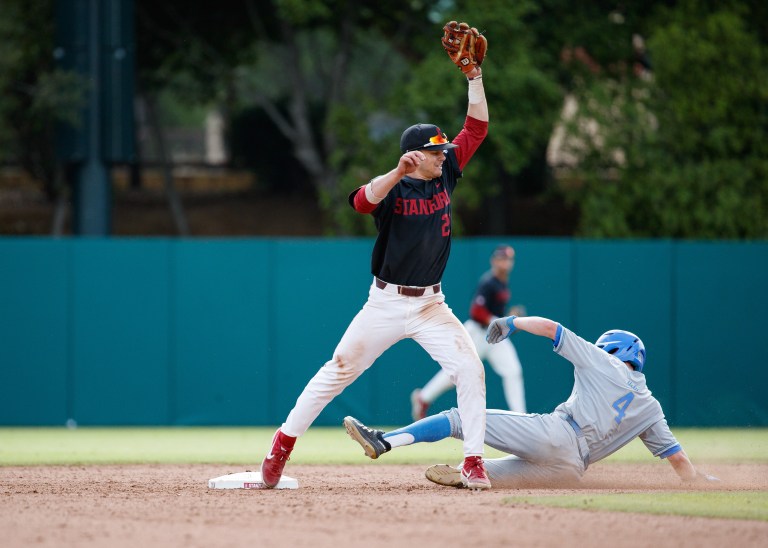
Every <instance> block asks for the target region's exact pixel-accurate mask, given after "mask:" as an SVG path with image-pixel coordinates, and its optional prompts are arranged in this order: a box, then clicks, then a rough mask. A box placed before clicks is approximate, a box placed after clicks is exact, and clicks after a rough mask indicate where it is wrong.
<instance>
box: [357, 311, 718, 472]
mask: <svg viewBox="0 0 768 548" xmlns="http://www.w3.org/2000/svg"><path fill="white" fill-rule="evenodd" d="M517 330H520V331H527V332H528V333H532V334H534V335H539V336H541V337H546V338H548V339H550V340H552V341H553V343H554V351H555V352H556V353H557V354H560V355H561V356H562V357H564V358H565V359H567V360H568V361H570V362H571V364H572V365H573V367H574V386H573V391H572V392H571V396H570V397H569V398H568V400H567V401H566V402H564V403H561V404H560V405H558V406H557V407H556V408H555V410H554V411H553V412H552V413H548V414H545V415H539V414H530V415H523V414H518V413H512V412H510V411H497V410H488V411H487V413H486V417H487V418H486V421H487V422H486V424H487V427H486V433H485V443H486V444H487V445H489V446H491V447H493V448H495V449H498V450H500V451H503V452H505V453H509V455H510V456H507V457H503V458H497V459H487V460H486V461H485V464H486V469H487V471H488V476H489V478H490V479H491V482H492V483H493V485H494V486H500V487H520V486H531V485H559V486H562V485H566V484H571V483H574V482H577V481H578V480H580V479H581V477H582V476H583V475H584V472H585V471H586V470H587V467H588V466H589V465H590V464H593V463H595V462H597V461H599V460H601V459H604V458H605V457H607V456H608V455H610V454H612V453H614V452H616V451H618V450H619V449H621V448H622V447H624V446H625V445H626V444H627V443H629V442H630V441H632V440H633V439H635V438H636V437H639V438H640V439H641V440H642V442H643V443H644V444H645V446H646V447H647V448H648V450H649V451H650V452H651V453H652V454H653V455H654V456H655V457H660V458H663V459H667V462H669V463H670V464H671V465H672V467H673V468H674V470H675V472H677V474H678V476H680V478H681V479H683V480H684V481H693V480H696V479H700V480H702V481H719V480H718V479H717V478H715V477H713V476H709V475H706V474H703V473H701V472H697V470H696V469H695V468H694V466H693V464H691V461H690V460H689V459H688V456H687V455H686V454H685V451H683V448H682V447H681V446H680V443H678V441H677V440H676V439H675V436H674V435H672V432H671V431H670V429H669V427H668V426H667V421H666V419H665V418H664V413H663V412H662V409H661V405H660V404H659V402H658V401H657V400H656V398H654V397H653V396H652V395H651V391H650V390H648V387H647V386H646V384H645V375H644V374H643V368H644V367H645V346H644V345H643V342H642V341H641V340H640V339H639V338H638V337H637V336H636V335H634V334H632V333H630V332H628V331H621V330H611V331H606V332H605V333H603V335H601V336H600V338H599V339H598V340H597V342H595V343H594V344H592V343H590V342H588V341H585V340H584V339H582V338H581V337H579V336H578V335H576V334H575V333H573V332H572V331H570V330H568V329H567V328H565V327H563V326H562V325H560V324H559V323H557V322H554V321H552V320H548V319H546V318H539V317H527V318H518V317H515V316H509V317H505V318H498V319H496V320H494V321H493V322H491V325H490V327H489V328H488V334H487V339H488V342H489V343H491V344H498V343H500V342H501V341H504V340H506V339H507V337H509V336H510V335H511V334H512V333H514V332H515V331H517ZM344 426H345V427H346V429H347V432H348V433H349V435H350V436H351V437H352V439H354V440H355V441H356V442H358V443H359V444H360V445H361V446H362V447H363V449H364V450H365V453H366V455H368V456H369V457H370V458H374V459H375V458H378V457H379V455H381V454H383V453H386V452H388V451H390V450H391V449H393V448H395V447H400V446H404V445H410V444H412V443H419V442H433V441H438V440H441V439H444V438H448V437H454V438H458V439H461V437H462V436H463V434H462V419H461V416H460V414H459V413H458V412H457V411H456V409H452V410H450V411H444V412H443V413H440V414H438V415H433V416H431V417H427V418H426V419H422V420H420V421H418V422H415V423H413V424H411V425H409V426H406V427H405V428H400V429H399V430H394V431H392V432H387V433H385V432H382V431H381V430H373V429H371V428H368V427H367V426H365V425H364V424H362V423H361V422H360V421H358V420H357V419H355V418H353V417H347V418H345V419H344ZM426 476H427V478H428V479H429V480H430V481H433V482H435V483H438V484H440V485H447V486H452V487H461V486H463V485H464V480H463V478H462V475H461V471H460V470H459V469H457V468H455V467H452V466H449V465H447V464H438V465H435V466H432V467H430V468H428V469H427V471H426Z"/></svg>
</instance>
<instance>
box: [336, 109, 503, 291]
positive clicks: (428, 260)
mask: <svg viewBox="0 0 768 548" xmlns="http://www.w3.org/2000/svg"><path fill="white" fill-rule="evenodd" d="M487 133H488V122H483V121H480V120H477V119H475V118H472V117H471V116H467V118H466V121H465V122H464V127H463V128H462V130H461V131H460V132H459V134H458V135H456V138H455V139H454V140H453V143H455V144H456V145H458V147H457V148H453V149H450V150H448V151H447V152H446V159H445V161H444V162H443V172H442V174H441V175H440V177H438V178H436V179H432V180H430V181H424V180H421V179H413V178H411V177H408V176H405V177H403V178H402V179H401V180H400V181H399V182H398V184H396V185H395V186H394V187H393V188H392V190H390V191H389V193H388V194H387V195H386V197H385V198H384V199H383V200H382V201H381V202H379V203H378V204H375V205H374V204H371V203H370V202H368V201H367V200H366V199H365V192H364V190H363V187H360V188H357V189H355V190H354V191H352V193H351V194H350V195H349V204H350V205H351V206H352V207H353V208H355V209H356V210H357V211H359V212H361V213H370V214H371V215H373V217H374V220H375V222H376V228H377V229H378V231H379V235H378V237H377V238H376V243H375V244H374V247H373V253H372V256H371V273H372V274H373V275H374V276H376V277H377V278H379V279H380V280H383V281H385V282H388V283H392V284H396V285H412V286H420V287H425V286H430V285H435V284H437V283H439V282H440V280H441V279H442V277H443V272H444V271H445V266H446V264H447V263H448V256H449V255H450V253H451V196H452V195H453V191H454V189H455V188H456V184H457V182H458V180H459V178H460V177H461V173H462V169H463V168H464V166H466V165H467V162H469V159H470V158H471V157H472V156H473V155H474V153H475V151H476V150H477V148H478V147H479V146H480V143H482V141H483V139H485V136H486V134H487ZM361 191H362V192H361Z"/></svg>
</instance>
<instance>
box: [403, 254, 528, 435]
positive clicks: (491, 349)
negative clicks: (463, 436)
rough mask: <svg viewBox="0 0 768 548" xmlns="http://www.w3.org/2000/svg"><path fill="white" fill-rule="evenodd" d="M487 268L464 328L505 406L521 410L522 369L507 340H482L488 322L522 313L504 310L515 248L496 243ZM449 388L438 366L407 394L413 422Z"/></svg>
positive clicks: (522, 310)
mask: <svg viewBox="0 0 768 548" xmlns="http://www.w3.org/2000/svg"><path fill="white" fill-rule="evenodd" d="M490 262H491V269H490V270H489V271H488V272H486V273H485V274H483V276H482V277H481V278H480V281H479V283H478V286H477V290H476V291H475V295H474V297H473V298H472V304H471V306H470V309H469V319H468V320H467V321H466V322H464V327H466V328H467V332H468V333H469V335H470V336H471V337H472V342H474V343H475V348H476V349H477V354H478V356H480V359H481V360H487V361H488V363H489V364H490V365H491V367H492V368H493V370H494V371H495V372H496V374H497V375H499V376H500V377H501V382H502V385H503V387H504V398H505V399H506V400H507V408H508V409H510V410H511V411H515V412H517V413H525V412H526V410H525V389H524V387H523V368H522V366H521V365H520V358H519V357H518V356H517V350H516V349H515V346H514V345H513V344H512V341H511V340H510V339H505V340H503V341H501V342H500V343H499V344H496V345H491V344H488V342H487V341H486V340H485V332H486V330H487V329H488V325H489V324H490V323H491V322H492V321H493V320H495V319H496V318H500V317H502V316H505V315H514V316H524V315H525V307H523V306H521V305H515V306H513V307H511V308H510V309H509V310H508V311H506V310H505V308H506V306H507V304H508V303H509V298H510V292H509V274H510V272H512V269H513V268H514V267H515V250H514V249H513V248H512V246H509V245H505V244H503V245H499V246H497V247H496V249H494V251H493V253H492V254H491V259H490ZM452 388H453V383H452V382H451V379H450V377H448V375H447V374H446V373H445V371H443V370H442V369H440V370H439V371H438V372H437V373H436V374H435V376H434V377H432V379H430V381H429V382H428V383H427V384H425V385H424V387H423V388H421V389H418V388H417V389H416V390H414V391H413V392H412V393H411V416H412V417H413V420H415V421H417V420H419V419H423V418H424V417H426V416H427V410H428V409H429V406H430V405H432V404H433V403H434V402H435V400H437V398H439V397H440V396H442V395H443V394H444V393H445V392H447V391H448V390H450V389H452Z"/></svg>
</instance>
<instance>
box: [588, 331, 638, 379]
mask: <svg viewBox="0 0 768 548" xmlns="http://www.w3.org/2000/svg"><path fill="white" fill-rule="evenodd" d="M595 346H597V347H598V348H602V349H603V350H605V351H606V352H608V353H609V354H612V355H614V356H616V357H617V358H619V359H620V360H621V361H623V362H629V363H631V364H632V366H633V367H634V368H635V371H642V370H643V366H644V365H645V345H644V344H643V341H641V340H640V337H638V336H637V335H635V334H634V333H630V332H629V331H622V330H621V329H611V330H610V331H606V332H605V333H603V334H602V335H600V338H599V339H597V342H596V343H595Z"/></svg>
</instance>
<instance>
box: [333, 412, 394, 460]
mask: <svg viewBox="0 0 768 548" xmlns="http://www.w3.org/2000/svg"><path fill="white" fill-rule="evenodd" d="M344 428H346V429H347V434H349V436H350V437H351V438H352V439H353V440H355V441H356V442H357V443H359V444H360V445H361V446H362V447H363V450H364V451H365V454H366V455H367V456H369V457H370V458H372V459H377V458H379V456H381V455H383V454H384V453H386V452H387V451H390V450H391V449H392V446H391V445H389V443H388V442H387V440H385V439H384V432H382V431H381V430H374V429H372V428H368V427H367V426H366V425H364V424H363V423H362V422H360V421H359V420H357V419H356V418H354V417H344Z"/></svg>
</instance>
